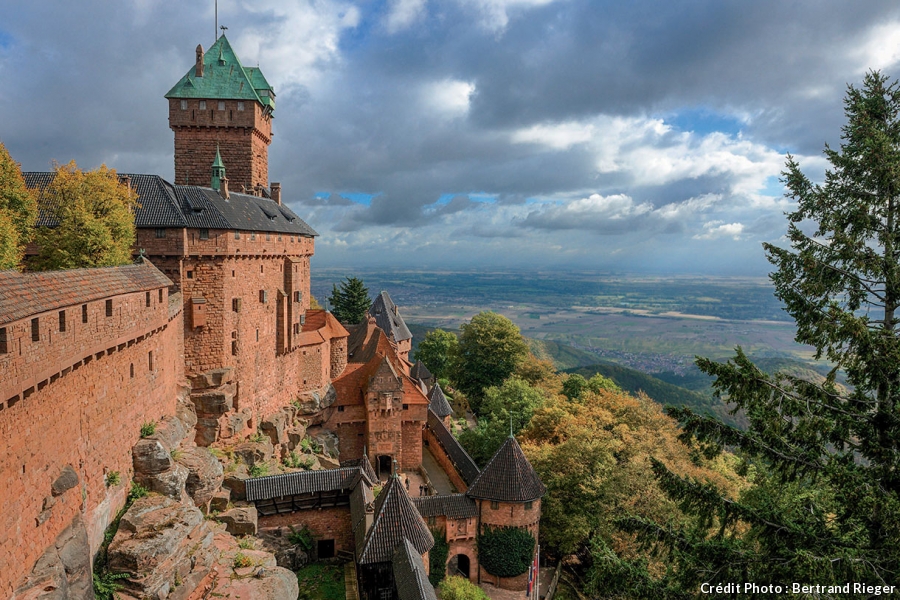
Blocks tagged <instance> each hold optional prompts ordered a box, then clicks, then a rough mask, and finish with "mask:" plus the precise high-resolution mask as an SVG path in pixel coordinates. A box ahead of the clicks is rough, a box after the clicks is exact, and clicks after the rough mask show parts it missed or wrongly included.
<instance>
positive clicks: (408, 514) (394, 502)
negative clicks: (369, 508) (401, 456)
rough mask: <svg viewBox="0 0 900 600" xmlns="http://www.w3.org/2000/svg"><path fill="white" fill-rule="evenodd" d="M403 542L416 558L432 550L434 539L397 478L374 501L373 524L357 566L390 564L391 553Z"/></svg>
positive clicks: (390, 480)
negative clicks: (405, 541) (407, 544)
mask: <svg viewBox="0 0 900 600" xmlns="http://www.w3.org/2000/svg"><path fill="white" fill-rule="evenodd" d="M404 539H407V540H409V541H410V543H411V544H412V546H413V548H415V550H416V552H418V553H419V554H420V555H422V554H425V553H426V552H428V551H429V550H431V547H432V546H434V537H432V535H431V532H430V531H428V526H427V525H425V521H423V520H422V516H421V515H420V514H419V511H418V510H416V507H415V506H413V503H412V501H411V500H410V499H409V496H408V495H407V493H406V489H405V488H404V487H403V484H402V483H401V482H400V478H398V477H396V476H394V477H391V478H390V479H388V482H387V484H385V486H384V489H382V490H381V493H380V494H378V497H377V498H376V499H375V520H374V522H373V523H372V528H371V529H369V534H368V536H366V541H365V544H363V548H362V551H361V552H360V553H359V556H358V557H357V562H358V563H359V564H361V565H365V564H372V563H382V562H391V559H392V558H393V555H394V550H396V549H397V546H399V545H400V544H401V543H402V542H403V540H404Z"/></svg>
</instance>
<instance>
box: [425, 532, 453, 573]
mask: <svg viewBox="0 0 900 600" xmlns="http://www.w3.org/2000/svg"><path fill="white" fill-rule="evenodd" d="M431 535H432V537H434V547H433V548H432V549H431V550H430V551H429V552H428V562H429V565H428V566H429V569H428V581H430V582H431V585H433V586H437V584H439V583H440V582H441V581H442V580H443V579H444V577H445V576H446V575H447V555H448V554H449V553H450V544H448V543H447V539H446V537H447V536H446V535H445V534H444V532H443V531H441V530H439V529H432V530H431Z"/></svg>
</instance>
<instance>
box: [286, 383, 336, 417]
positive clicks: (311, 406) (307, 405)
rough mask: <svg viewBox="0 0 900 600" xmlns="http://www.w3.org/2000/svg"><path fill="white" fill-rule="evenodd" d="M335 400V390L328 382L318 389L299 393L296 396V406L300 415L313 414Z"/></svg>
mask: <svg viewBox="0 0 900 600" xmlns="http://www.w3.org/2000/svg"><path fill="white" fill-rule="evenodd" d="M335 400H337V391H336V390H335V389H334V386H332V385H331V384H328V386H326V387H324V388H322V389H320V390H314V391H312V392H306V393H303V394H300V396H298V397H297V401H296V406H297V408H298V411H299V414H301V415H315V414H316V413H318V412H320V411H321V410H322V409H325V408H328V407H329V406H331V405H332V404H334V401H335Z"/></svg>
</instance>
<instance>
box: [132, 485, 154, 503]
mask: <svg viewBox="0 0 900 600" xmlns="http://www.w3.org/2000/svg"><path fill="white" fill-rule="evenodd" d="M149 493H150V489H149V488H145V487H144V486H142V485H141V484H139V483H137V482H134V481H132V482H131V489H130V490H129V491H128V505H129V506H130V505H131V503H132V502H134V501H135V500H137V499H138V498H143V497H144V496H146V495H147V494H149Z"/></svg>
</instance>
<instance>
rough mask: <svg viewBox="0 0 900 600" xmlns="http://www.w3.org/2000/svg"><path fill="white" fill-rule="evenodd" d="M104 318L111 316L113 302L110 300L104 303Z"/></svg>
mask: <svg viewBox="0 0 900 600" xmlns="http://www.w3.org/2000/svg"><path fill="white" fill-rule="evenodd" d="M106 316H107V317H111V316H113V301H112V299H111V298H110V299H109V300H107V301H106Z"/></svg>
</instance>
